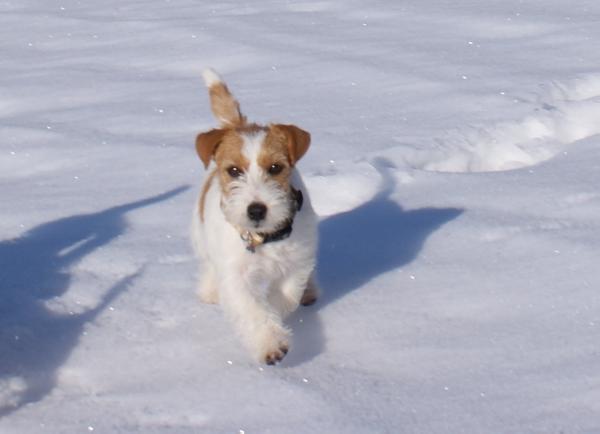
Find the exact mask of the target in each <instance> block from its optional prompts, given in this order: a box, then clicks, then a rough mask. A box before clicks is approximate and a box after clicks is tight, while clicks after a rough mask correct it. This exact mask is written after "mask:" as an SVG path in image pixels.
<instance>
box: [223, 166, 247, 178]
mask: <svg viewBox="0 0 600 434" xmlns="http://www.w3.org/2000/svg"><path fill="white" fill-rule="evenodd" d="M227 173H228V174H229V176H231V177H232V178H238V177H239V176H240V175H241V174H242V173H244V172H242V169H240V168H239V167H235V166H231V167H230V168H229V169H227Z"/></svg>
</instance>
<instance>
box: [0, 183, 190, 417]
mask: <svg viewBox="0 0 600 434" xmlns="http://www.w3.org/2000/svg"><path fill="white" fill-rule="evenodd" d="M186 189H187V187H179V188H176V189H174V190H171V191H168V192H166V193H164V194H160V195H157V196H153V197H149V198H146V199H143V200H139V201H136V202H131V203H127V204H124V205H119V206H115V207H113V208H109V209H106V210H103V211H100V212H96V213H93V214H83V215H76V216H72V217H67V218H63V219H59V220H55V221H52V222H49V223H45V224H42V225H40V226H37V227H35V228H33V229H31V230H30V231H28V232H26V233H25V234H23V235H22V236H21V237H19V238H17V239H14V240H6V241H2V242H0V417H2V416H4V415H7V414H9V413H11V412H13V411H15V410H17V409H19V408H21V407H22V406H23V405H25V404H28V403H33V402H37V401H40V400H41V399H43V398H44V397H45V396H46V395H47V394H48V393H49V392H50V391H52V389H53V388H54V386H55V384H56V373H57V371H58V369H59V368H60V367H61V365H62V364H63V363H64V362H65V361H66V360H67V358H68V357H69V355H70V354H71V352H72V350H73V349H74V348H75V347H76V346H77V343H78V341H79V336H80V335H81V333H82V332H83V330H84V327H85V325H86V324H87V323H89V322H91V321H94V320H95V319H96V318H97V317H98V315H99V314H100V313H101V312H102V311H103V310H104V309H105V308H106V307H107V306H109V304H110V303H111V302H113V301H114V299H115V298H116V297H118V296H119V294H121V293H122V292H123V291H125V290H126V289H127V288H128V286H129V285H130V284H131V283H132V282H133V280H134V279H135V278H136V277H137V276H138V275H139V274H140V272H141V270H138V271H137V272H136V273H134V274H132V275H129V276H126V277H124V278H122V279H121V280H119V281H118V282H116V283H115V284H114V285H113V286H112V287H111V288H110V289H108V290H107V291H106V293H105V294H104V295H103V296H102V298H101V300H100V301H99V302H98V305H97V306H96V307H94V308H93V309H89V310H87V311H85V312H82V313H77V314H59V313H56V312H53V311H52V310H50V309H49V308H48V307H47V306H46V304H45V301H46V300H50V299H52V298H56V297H60V296H61V295H62V294H64V293H65V292H66V291H67V290H68V288H69V285H70V280H71V275H70V273H69V267H71V266H72V265H74V264H76V263H77V262H78V261H80V260H81V259H82V258H83V257H84V256H86V255H88V254H90V253H91V252H93V251H94V250H95V249H97V248H99V247H102V246H104V245H106V244H108V243H109V242H111V241H112V240H113V239H115V238H116V237H117V236H119V235H121V234H123V233H124V232H125V230H126V229H127V223H126V220H125V214H126V213H127V212H129V211H132V210H134V209H138V208H142V207H146V206H149V205H152V204H155V203H158V202H161V201H164V200H166V199H169V198H171V197H173V196H175V195H177V194H179V193H181V192H182V191H184V190H186Z"/></svg>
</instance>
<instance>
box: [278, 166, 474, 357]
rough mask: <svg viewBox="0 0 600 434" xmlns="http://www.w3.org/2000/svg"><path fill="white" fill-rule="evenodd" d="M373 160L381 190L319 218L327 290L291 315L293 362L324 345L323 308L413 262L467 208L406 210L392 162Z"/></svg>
mask: <svg viewBox="0 0 600 434" xmlns="http://www.w3.org/2000/svg"><path fill="white" fill-rule="evenodd" d="M374 166H375V168H376V169H377V170H378V171H379V173H380V175H381V186H380V188H379V192H378V193H377V194H376V195H375V196H374V197H373V198H372V199H370V200H369V201H368V202H365V203H363V204H362V205H360V206H358V207H356V208H354V209H352V210H350V211H346V212H342V213H339V214H335V215H332V216H330V217H327V218H325V219H324V220H323V221H321V222H320V224H319V250H318V259H317V264H318V265H317V275H318V280H319V284H320V286H321V288H322V289H323V295H322V297H321V299H320V300H318V301H317V303H316V304H315V305H314V306H312V307H309V308H304V309H299V310H298V311H296V313H295V314H294V315H292V316H291V318H290V319H289V321H288V323H289V324H290V325H291V327H292V328H293V329H294V334H295V340H296V341H297V342H298V343H299V345H298V348H297V349H296V352H291V353H290V354H289V356H288V358H289V360H288V358H286V362H287V363H286V364H287V365H288V366H293V365H297V364H299V363H302V362H304V361H307V360H310V359H312V358H313V357H315V356H316V355H318V354H319V353H321V352H322V351H323V350H324V348H325V338H324V335H323V326H322V324H321V321H320V319H319V316H318V313H317V311H318V310H319V309H321V308H323V307H325V306H326V305H328V304H329V303H332V302H333V301H335V300H337V299H339V298H341V297H343V296H345V295H347V294H348V293H350V292H352V291H354V290H356V289H359V288H361V287H362V286H363V285H365V284H367V283H368V282H369V281H371V280H372V279H374V278H376V277H377V276H379V275H381V274H384V273H386V272H388V271H391V270H394V269H397V268H400V267H402V266H404V265H406V264H408V263H410V262H411V261H412V260H414V259H415V258H416V257H417V255H418V254H419V252H420V251H421V249H422V247H423V244H424V243H425V240H426V239H427V237H429V236H430V235H431V234H432V233H433V232H435V231H436V230H437V229H439V228H440V227H441V226H442V225H444V224H445V223H447V222H449V221H451V220H453V219H455V218H456V217H458V216H459V215H460V214H461V213H462V212H463V210H462V209H457V208H421V209H416V210H403V209H402V207H400V205H398V204H397V203H396V202H395V201H394V200H392V199H390V196H391V194H392V193H393V192H394V190H395V187H396V181H395V179H394V177H393V174H392V173H391V170H392V167H393V166H392V165H391V164H390V163H388V162H387V161H386V160H384V159H378V160H376V161H375V162H374Z"/></svg>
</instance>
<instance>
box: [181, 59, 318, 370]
mask: <svg viewBox="0 0 600 434" xmlns="http://www.w3.org/2000/svg"><path fill="white" fill-rule="evenodd" d="M204 81H205V82H206V85H207V87H208V88H209V94H210V102H211V108H212V111H213V113H214V115H215V117H216V118H217V119H218V120H219V121H220V123H221V126H220V128H218V129H213V130H210V131H208V132H205V133H201V134H199V135H198V137H197V138H196V150H197V152H198V155H199V156H200V159H201V160H202V162H203V163H204V166H205V167H206V168H208V166H209V165H210V163H211V161H214V162H215V163H216V167H215V168H214V169H213V170H212V171H211V172H210V173H209V174H208V176H207V178H206V181H205V183H204V186H203V188H202V193H201V195H200V199H199V202H198V206H197V207H196V209H195V213H194V220H193V225H192V237H193V244H194V247H195V250H196V252H197V254H198V256H199V257H200V259H201V262H202V266H201V274H202V276H201V279H200V297H201V299H202V300H203V301H204V302H206V303H220V304H221V306H222V308H223V310H224V311H225V313H226V314H227V316H228V317H229V318H230V319H231V321H232V322H233V324H234V325H235V328H236V330H237V332H238V333H239V335H240V336H241V338H242V340H243V342H244V343H245V345H246V346H247V347H248V348H249V349H250V351H251V352H252V353H253V355H254V356H255V357H256V358H257V359H258V360H259V361H261V362H265V363H267V364H270V365H271V364H275V363H277V362H279V361H281V360H282V359H283V357H284V356H285V355H286V354H287V352H288V350H289V348H290V336H291V332H290V330H289V329H287V328H286V327H285V326H284V324H283V319H284V318H285V316H286V315H287V314H289V313H291V312H293V311H294V310H295V309H296V308H297V307H298V304H303V305H309V304H312V303H314V302H315V301H316V299H317V296H318V289H317V286H316V285H315V281H314V278H313V271H314V268H315V257H316V247H317V218H316V216H315V213H314V211H313V209H312V207H311V204H310V200H309V198H308V195H307V192H306V189H305V186H304V184H303V183H302V179H301V178H300V175H299V174H298V172H297V171H296V169H295V165H296V163H297V162H298V160H299V159H300V158H301V157H302V156H303V155H304V154H305V152H306V151H307V150H308V147H309V144H310V134H309V133H307V132H306V131H303V130H301V129H300V128H298V127H296V126H294V125H280V124H271V125H267V126H261V125H257V124H251V123H248V122H247V121H246V117H245V116H243V115H242V113H241V112H240V108H239V104H238V102H237V101H236V100H235V98H234V97H233V95H231V93H229V90H228V89H227V86H226V85H225V83H223V81H222V80H221V78H220V77H219V76H218V75H217V74H216V73H215V72H214V71H213V70H210V69H209V70H206V71H205V72H204Z"/></svg>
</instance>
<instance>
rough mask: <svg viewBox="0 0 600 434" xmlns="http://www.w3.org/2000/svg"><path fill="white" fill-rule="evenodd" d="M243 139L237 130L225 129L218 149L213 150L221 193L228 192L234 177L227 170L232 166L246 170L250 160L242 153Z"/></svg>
mask: <svg viewBox="0 0 600 434" xmlns="http://www.w3.org/2000/svg"><path fill="white" fill-rule="evenodd" d="M243 144H244V140H243V139H242V136H241V135H240V134H239V132H238V131H237V130H232V129H228V130H226V133H225V135H224V136H223V139H222V140H221V143H220V144H219V147H218V149H217V150H216V152H215V162H216V163H217V172H218V176H219V183H220V185H221V191H222V192H223V194H225V195H227V194H229V186H230V183H231V182H232V181H234V180H235V178H232V177H231V176H230V175H229V173H228V172H227V170H228V169H229V168H230V167H232V166H234V167H237V168H239V169H241V170H243V171H246V170H248V167H249V166H250V162H249V161H248V159H247V158H246V157H245V156H244V154H242V146H243Z"/></svg>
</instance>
